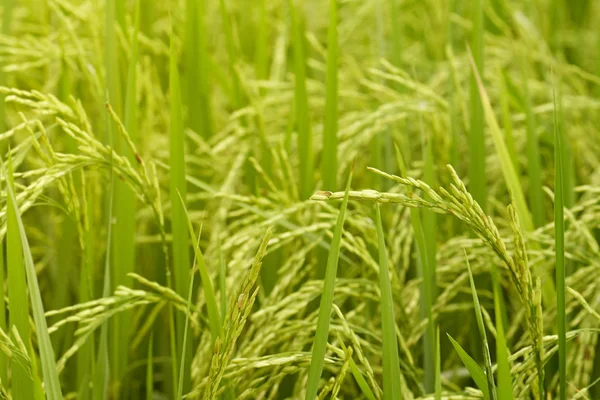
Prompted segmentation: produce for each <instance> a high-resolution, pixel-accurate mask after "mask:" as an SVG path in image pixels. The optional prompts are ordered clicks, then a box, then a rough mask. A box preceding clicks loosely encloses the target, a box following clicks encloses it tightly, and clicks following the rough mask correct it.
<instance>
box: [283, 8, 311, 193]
mask: <svg viewBox="0 0 600 400" xmlns="http://www.w3.org/2000/svg"><path fill="white" fill-rule="evenodd" d="M288 6H289V9H290V18H291V22H292V44H293V47H294V73H295V79H296V81H295V89H294V99H295V117H296V125H297V130H298V141H297V143H298V161H299V166H300V198H302V199H307V198H308V197H310V195H311V193H312V190H313V175H312V174H313V164H314V161H313V154H312V131H311V126H310V116H309V111H308V92H307V90H306V46H305V41H306V40H305V38H304V13H302V12H301V10H300V7H297V6H296V4H294V0H288Z"/></svg>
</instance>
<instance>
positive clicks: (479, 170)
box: [469, 0, 487, 210]
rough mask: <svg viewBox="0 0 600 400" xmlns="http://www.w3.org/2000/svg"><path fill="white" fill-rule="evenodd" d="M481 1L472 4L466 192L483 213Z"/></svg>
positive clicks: (483, 137)
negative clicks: (467, 189)
mask: <svg viewBox="0 0 600 400" xmlns="http://www.w3.org/2000/svg"><path fill="white" fill-rule="evenodd" d="M483 1H484V0H474V1H473V2H472V4H473V9H472V13H473V18H472V20H473V30H472V31H471V49H472V51H473V59H472V61H473V73H472V74H471V78H470V104H471V109H470V111H471V129H470V131H469V161H470V165H469V182H470V185H469V190H470V192H471V193H472V194H473V198H474V199H475V200H476V201H477V202H478V203H479V205H480V206H481V208H482V209H483V210H485V209H486V203H487V188H486V186H487V175H486V172H485V136H484V132H483V109H482V105H481V100H482V99H481V97H482V96H481V94H480V91H479V89H478V87H477V85H478V79H479V78H477V77H478V76H479V77H480V76H483V64H484V55H483V48H484V47H483V31H484V25H483V21H484V19H483V4H482V3H483Z"/></svg>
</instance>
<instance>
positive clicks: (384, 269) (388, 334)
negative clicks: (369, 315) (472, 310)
mask: <svg viewBox="0 0 600 400" xmlns="http://www.w3.org/2000/svg"><path fill="white" fill-rule="evenodd" d="M375 210H376V216H375V221H376V224H377V239H378V246H379V290H380V291H381V330H382V336H383V349H382V351H383V352H382V356H383V398H384V399H385V400H387V399H390V400H399V399H401V398H402V393H401V388H400V359H399V357H398V341H397V339H396V319H395V318H394V299H393V296H392V283H391V281H390V275H389V267H388V262H387V255H386V251H385V238H384V236H383V224H382V223H381V211H380V210H379V204H375Z"/></svg>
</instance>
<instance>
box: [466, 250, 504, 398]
mask: <svg viewBox="0 0 600 400" xmlns="http://www.w3.org/2000/svg"><path fill="white" fill-rule="evenodd" d="M465 259H466V261H467V270H468V271H469V283H470V284H471V294H472V296H473V308H474V310H475V318H476V319H477V328H478V329H479V334H480V336H481V347H482V351H483V360H484V362H485V370H486V378H487V385H488V389H489V390H488V393H489V394H490V398H491V399H492V400H496V399H497V395H496V385H495V384H494V373H493V370H492V357H491V356H490V346H489V344H488V341H487V335H486V333H485V325H484V324H483V315H482V313H481V305H480V304H479V297H478V296H477V289H476V288H475V281H474V280H473V272H472V271H471V264H470V263H469V259H468V257H467V252H466V251H465Z"/></svg>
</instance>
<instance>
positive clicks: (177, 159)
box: [169, 31, 194, 390]
mask: <svg viewBox="0 0 600 400" xmlns="http://www.w3.org/2000/svg"><path fill="white" fill-rule="evenodd" d="M169 90H170V92H171V93H170V115H171V122H170V137H169V144H170V146H169V147H170V154H169V165H170V199H171V231H172V233H173V275H174V277H175V291H176V292H177V293H178V294H179V295H180V296H181V297H183V298H184V299H185V298H187V294H188V288H189V283H190V274H189V268H190V255H189V246H188V227H187V221H186V216H185V210H184V209H183V207H182V204H181V200H180V196H181V198H182V199H183V200H184V201H185V200H186V197H187V184H186V180H185V134H184V131H183V110H182V106H181V86H180V80H179V68H178V63H177V49H176V47H175V33H174V32H173V31H172V32H171V50H170V61H169ZM192 114H194V113H192ZM184 327H185V317H184V316H183V315H180V314H179V313H178V314H177V315H176V332H177V334H176V337H177V354H181V351H182V345H183V337H184ZM191 353H192V348H191V343H189V344H188V349H186V355H187V357H186V358H188V359H191V356H192V355H191ZM185 367H186V369H185V371H179V373H180V374H184V381H185V382H186V387H185V388H184V389H185V390H187V389H188V388H189V386H188V385H189V382H190V380H189V379H187V378H185V377H188V376H189V364H185Z"/></svg>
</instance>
